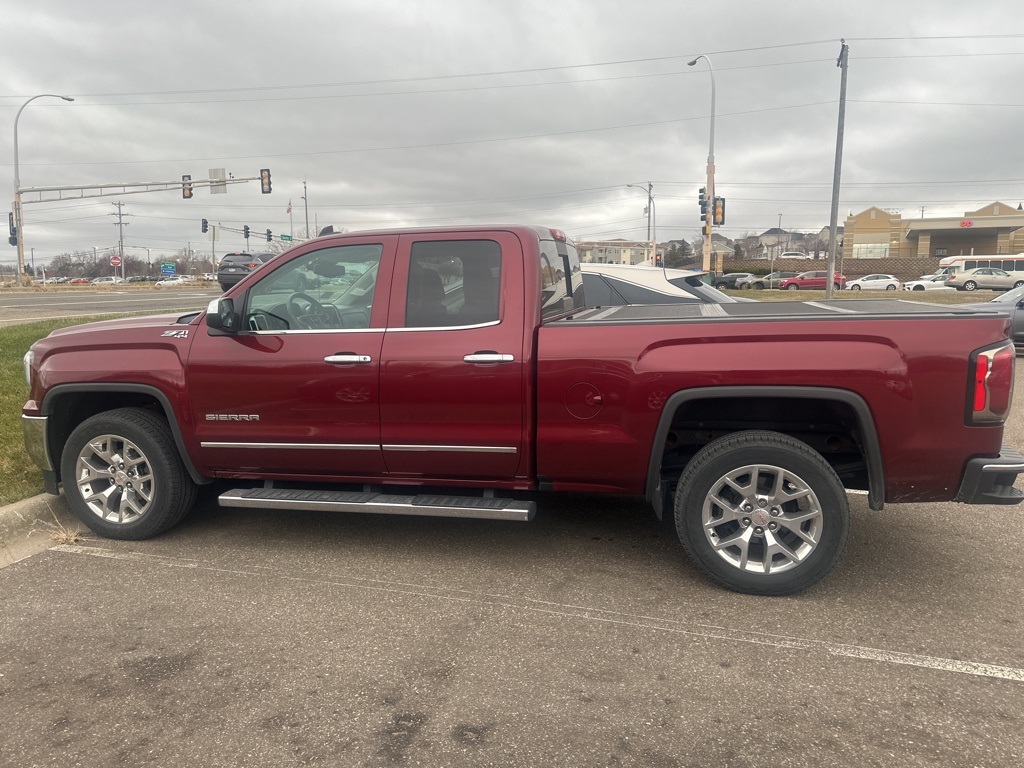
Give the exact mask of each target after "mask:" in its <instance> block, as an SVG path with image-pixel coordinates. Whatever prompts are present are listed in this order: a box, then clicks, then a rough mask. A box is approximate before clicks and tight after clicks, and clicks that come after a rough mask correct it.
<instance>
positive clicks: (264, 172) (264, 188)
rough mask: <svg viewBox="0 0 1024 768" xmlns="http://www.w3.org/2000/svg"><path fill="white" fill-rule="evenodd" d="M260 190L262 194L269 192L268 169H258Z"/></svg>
mask: <svg viewBox="0 0 1024 768" xmlns="http://www.w3.org/2000/svg"><path fill="white" fill-rule="evenodd" d="M260 192H262V193H263V194H264V195H269V194H270V169H269V168H261V169H260Z"/></svg>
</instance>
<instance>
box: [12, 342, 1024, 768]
mask: <svg viewBox="0 0 1024 768" xmlns="http://www.w3.org/2000/svg"><path fill="white" fill-rule="evenodd" d="M1021 366H1022V363H1021V362H1020V361H1018V381H1021V379H1020V376H1021V375H1024V371H1022V370H1020V368H1021ZM1021 396H1022V395H1021V390H1020V388H1019V387H1018V391H1017V396H1016V398H1017V401H1018V403H1017V409H1016V411H1015V415H1014V418H1013V420H1012V423H1011V424H1010V426H1009V428H1008V430H1007V437H1008V439H1009V440H1010V441H1011V442H1013V443H1015V444H1016V445H1018V446H1021V445H1024V418H1022V417H1021V404H1020V398H1021ZM215 491H216V489H211V490H210V491H207V492H206V494H205V496H204V499H203V502H202V503H201V504H200V506H199V508H198V509H197V510H196V511H195V512H194V513H193V514H192V515H191V516H190V517H189V518H188V519H187V520H186V521H185V523H184V524H182V525H181V526H179V527H178V528H176V529H174V530H173V531H171V532H170V533H169V534H167V535H164V536H162V537H160V538H158V539H154V540H151V541H146V542H115V541H109V540H102V539H86V540H84V541H80V542H77V543H72V544H64V545H60V546H57V547H55V548H53V549H50V550H48V551H46V552H44V553H42V554H39V555H36V556H34V557H31V558H28V559H26V560H22V561H20V562H18V563H15V564H14V565H11V566H9V567H6V568H3V569H0V722H2V723H3V734H4V737H3V739H2V743H0V764H4V765H12V766H49V765H54V766H56V765H60V766H96V765H132V766H140V765H153V766H163V765H170V764H174V765H203V766H219V765H225V766H228V765H326V766H349V765H353V766H392V765H394V766H406V765H408V766H416V765H419V766H450V765H466V766H533V765H536V766H548V765H558V766H711V765H725V766H819V765H841V766H866V765H879V766H881V765H885V766H892V765H900V766H1001V767H1005V766H1010V765H1020V764H1022V763H1024V642H1022V640H1021V630H1022V627H1024V607H1022V601H1021V594H1022V592H1021V586H1020V585H1021V583H1022V582H1024V557H1022V555H1021V549H1020V545H1019V541H1020V536H1019V531H1020V530H1021V520H1022V517H1021V516H1022V514H1024V510H1022V509H1021V508H1020V507H969V506H961V505H955V504H943V505H892V506H889V507H888V508H887V509H886V510H885V511H883V512H873V511H871V510H868V509H867V506H866V503H865V500H864V497H863V496H852V497H851V503H852V507H853V530H852V535H851V544H850V547H849V550H848V552H847V555H846V558H845V559H844V560H843V562H842V563H841V564H840V566H839V567H838V568H837V569H836V571H835V572H834V573H833V574H832V575H831V576H830V577H829V578H828V579H827V580H826V582H825V583H824V584H822V585H821V586H819V587H818V588H816V589H814V590H811V591H809V592H807V593H805V594H803V595H800V596H796V597H787V598H758V597H751V596H745V595H737V594H733V593H730V592H727V591H724V590H721V589H719V588H717V587H715V586H713V585H712V584H710V583H709V582H707V581H706V580H705V579H703V578H702V577H701V576H700V575H699V574H698V573H697V572H696V571H695V570H694V569H693V568H692V567H691V566H690V565H689V563H688V562H687V561H686V560H685V559H684V558H683V556H682V553H681V550H680V548H679V545H678V543H677V542H676V541H675V538H674V534H673V532H672V531H671V529H670V528H669V527H668V526H667V525H665V524H662V523H659V522H658V521H656V520H655V519H654V518H653V516H652V515H651V514H650V512H649V511H648V510H647V508H646V507H645V506H644V505H643V504H642V503H638V502H636V501H633V500H630V499H622V498H601V497H577V498H571V499H565V498H556V497H553V496H542V497H539V500H540V510H541V511H540V513H539V515H538V517H537V519H536V520H534V521H533V522H532V523H527V524H522V523H495V522H487V521H474V520H444V519H416V518H391V517H378V516H363V515H333V516H332V515H322V514H294V513H283V512H259V511H248V510H230V509H220V508H219V507H217V506H216V504H215V501H214V495H213V494H214V492H215Z"/></svg>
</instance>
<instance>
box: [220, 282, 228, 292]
mask: <svg viewBox="0 0 1024 768" xmlns="http://www.w3.org/2000/svg"><path fill="white" fill-rule="evenodd" d="M218 285H219V286H220V289H221V290H222V291H227V289H228V288H230V287H231V285H230V284H228V283H218Z"/></svg>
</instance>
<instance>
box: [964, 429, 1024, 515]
mask: <svg viewBox="0 0 1024 768" xmlns="http://www.w3.org/2000/svg"><path fill="white" fill-rule="evenodd" d="M1021 472H1024V455H1021V453H1020V452H1019V451H1017V449H1016V448H1014V447H1013V446H1011V445H1007V444H1006V443H1003V448H1002V450H1001V451H1000V452H999V455H998V456H997V457H996V458H994V459H971V460H970V461H968V462H967V467H966V469H965V470H964V479H963V482H962V483H960V490H959V491H958V492H957V495H956V499H955V501H961V502H963V503H964V504H1020V503H1021V502H1022V501H1024V492H1022V491H1020V490H1018V489H1017V488H1014V487H1013V483H1014V481H1015V480H1016V479H1017V475H1018V474H1020V473H1021Z"/></svg>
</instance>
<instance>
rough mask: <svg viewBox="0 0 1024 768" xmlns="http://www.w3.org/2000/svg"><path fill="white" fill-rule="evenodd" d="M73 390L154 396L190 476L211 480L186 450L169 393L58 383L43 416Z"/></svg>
mask: <svg viewBox="0 0 1024 768" xmlns="http://www.w3.org/2000/svg"><path fill="white" fill-rule="evenodd" d="M71 392H132V393H139V394H144V395H149V396H151V397H153V398H154V399H155V400H156V401H157V402H158V403H160V407H161V408H162V409H163V411H164V417H165V418H166V419H167V424H168V426H170V428H171V434H172V435H173V436H174V444H175V446H177V448H178V455H179V456H181V462H182V464H184V465H185V470H186V471H187V472H188V474H189V476H190V477H191V478H192V480H193V481H195V483H196V484H198V485H205V484H207V483H209V482H211V480H210V478H208V477H203V476H202V475H201V474H199V470H198V469H196V467H195V464H193V463H192V457H191V456H189V454H188V451H187V450H185V439H184V438H183V437H182V434H181V428H180V427H179V425H178V418H177V416H176V414H175V412H174V407H173V406H172V405H171V401H170V400H169V399H168V398H167V395H165V394H164V393H163V391H162V390H160V389H158V388H157V387H154V386H152V385H150V384H120V383H118V384H104V383H95V384H84V383H83V384H57V385H56V386H54V387H53V388H52V389H50V390H49V391H48V392H47V393H46V394H45V395H44V396H43V402H42V405H41V406H40V408H39V412H40V413H41V414H42V415H43V416H47V417H48V416H50V415H51V413H52V412H53V404H54V402H55V401H56V400H57V399H58V397H59V396H60V395H64V394H68V393H71ZM56 458H57V463H56V464H54V465H53V466H55V467H59V466H60V457H59V456H58V457H56ZM50 461H51V462H53V457H52V456H51V457H50Z"/></svg>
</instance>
